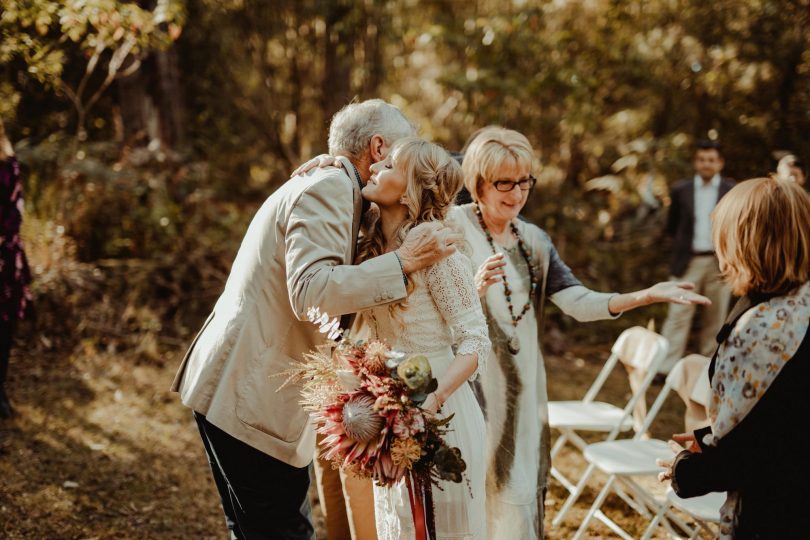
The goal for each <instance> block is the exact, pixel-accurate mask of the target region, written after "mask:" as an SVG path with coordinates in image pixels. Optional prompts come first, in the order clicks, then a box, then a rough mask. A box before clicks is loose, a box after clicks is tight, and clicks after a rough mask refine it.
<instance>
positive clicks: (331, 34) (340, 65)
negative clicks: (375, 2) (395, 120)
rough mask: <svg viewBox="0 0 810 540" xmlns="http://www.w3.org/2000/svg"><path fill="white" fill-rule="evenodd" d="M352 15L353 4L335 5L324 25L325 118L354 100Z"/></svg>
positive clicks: (322, 101)
mask: <svg viewBox="0 0 810 540" xmlns="http://www.w3.org/2000/svg"><path fill="white" fill-rule="evenodd" d="M351 14H352V7H351V3H348V2H336V3H334V4H332V5H330V6H329V8H328V10H327V13H326V18H325V21H324V22H325V23H326V36H325V37H326V43H325V44H324V78H323V81H322V83H321V84H322V93H321V103H322V107H323V111H324V116H325V117H326V118H331V117H332V115H333V114H335V113H336V112H337V111H338V110H340V108H341V107H343V106H344V105H346V104H348V103H349V101H350V100H351V98H352V93H351V72H352V62H353V60H354V46H355V34H354V32H353V30H354V29H353V28H352V26H353V25H352V24H351V20H350V15H351Z"/></svg>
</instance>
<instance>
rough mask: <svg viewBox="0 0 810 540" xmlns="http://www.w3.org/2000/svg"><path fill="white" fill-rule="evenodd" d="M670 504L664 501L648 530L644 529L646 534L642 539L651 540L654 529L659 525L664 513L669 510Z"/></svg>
mask: <svg viewBox="0 0 810 540" xmlns="http://www.w3.org/2000/svg"><path fill="white" fill-rule="evenodd" d="M667 506H668V504H667V503H666V502H664V503H663V504H662V505H661V506H660V507H659V508H658V511H657V512H656V513H655V517H654V518H653V520H652V521H651V522H650V524H649V526H648V527H647V530H645V531H644V536H642V537H641V540H649V539H650V538H651V537H652V534H653V531H655V528H656V527H658V524H659V523H660V522H661V520H662V519H664V514H666V512H667Z"/></svg>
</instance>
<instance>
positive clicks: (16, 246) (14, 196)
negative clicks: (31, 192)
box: [0, 121, 31, 418]
mask: <svg viewBox="0 0 810 540" xmlns="http://www.w3.org/2000/svg"><path fill="white" fill-rule="evenodd" d="M22 213H23V198H22V184H21V183H20V164H19V163H18V162H17V158H16V157H15V156H14V149H13V148H12V147H11V142H9V140H8V138H7V137H6V132H5V129H4V127H3V123H2V121H0V418H8V417H10V416H11V415H12V413H13V410H12V408H11V404H10V403H9V401H8V397H6V390H5V382H6V373H7V372H8V361H9V356H10V354H11V343H12V339H13V335H14V329H15V327H16V324H17V321H18V320H20V319H22V318H23V317H24V316H25V313H26V309H27V308H28V306H29V303H30V301H31V292H30V290H29V288H28V285H29V283H30V282H31V273H30V271H29V269H28V261H27V259H26V257H25V251H23V246H22V241H21V240H20V223H21V222H22Z"/></svg>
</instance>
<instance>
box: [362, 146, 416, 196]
mask: <svg viewBox="0 0 810 540" xmlns="http://www.w3.org/2000/svg"><path fill="white" fill-rule="evenodd" d="M407 184H408V181H407V179H406V178H405V173H404V172H403V171H402V170H401V169H400V168H399V167H398V166H397V165H396V164H395V163H394V162H393V161H392V160H391V156H390V155H389V156H388V157H386V158H385V159H384V160H382V161H378V162H377V163H375V164H374V165H372V166H371V178H369V180H368V183H367V184H366V185H365V187H364V188H363V192H362V193H363V198H364V199H366V200H367V201H371V202H373V203H377V205H378V206H379V207H380V208H387V207H391V206H398V205H401V204H402V203H401V202H400V200H401V199H402V196H403V195H404V194H405V187H406V186H407Z"/></svg>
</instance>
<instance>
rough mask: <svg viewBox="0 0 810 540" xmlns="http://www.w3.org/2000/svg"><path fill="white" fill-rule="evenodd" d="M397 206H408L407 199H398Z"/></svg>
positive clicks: (403, 197)
mask: <svg viewBox="0 0 810 540" xmlns="http://www.w3.org/2000/svg"><path fill="white" fill-rule="evenodd" d="M399 204H401V205H403V206H406V205H407V204H408V198H407V197H405V196H404V195H403V196H402V197H400V198H399Z"/></svg>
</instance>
